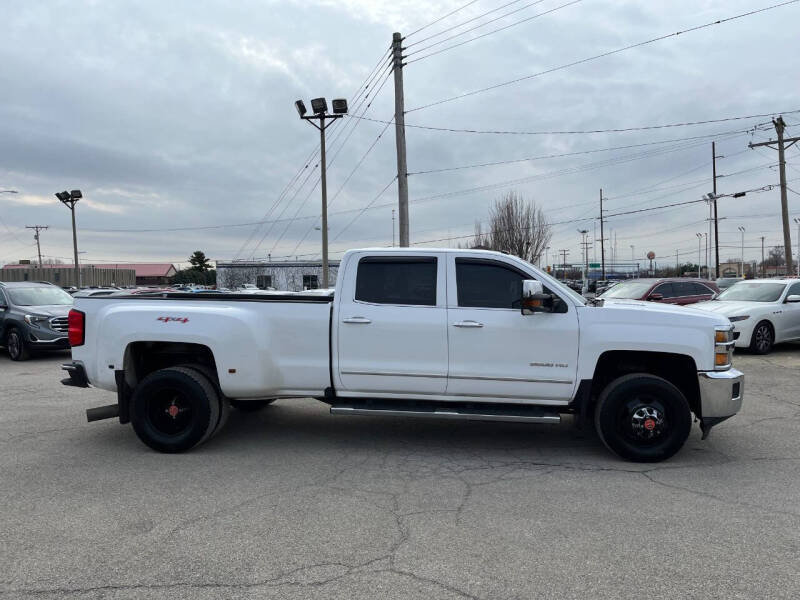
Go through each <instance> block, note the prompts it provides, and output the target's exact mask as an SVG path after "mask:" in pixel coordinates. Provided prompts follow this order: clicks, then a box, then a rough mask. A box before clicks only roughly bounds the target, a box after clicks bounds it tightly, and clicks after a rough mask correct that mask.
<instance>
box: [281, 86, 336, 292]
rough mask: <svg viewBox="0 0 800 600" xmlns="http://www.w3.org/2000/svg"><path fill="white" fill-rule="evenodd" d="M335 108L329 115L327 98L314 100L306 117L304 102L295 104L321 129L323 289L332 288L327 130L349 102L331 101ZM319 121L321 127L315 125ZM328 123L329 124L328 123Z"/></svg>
mask: <svg viewBox="0 0 800 600" xmlns="http://www.w3.org/2000/svg"><path fill="white" fill-rule="evenodd" d="M331 105H332V106H333V113H332V114H328V102H327V101H326V100H325V98H314V99H313V100H312V101H311V110H312V111H313V113H314V114H313V115H306V112H307V111H306V105H305V103H304V102H303V101H302V100H298V101H296V102H295V103H294V107H295V108H296V109H297V114H299V115H300V118H301V119H303V120H305V121H308V122H309V123H311V124H312V125H313V126H314V127H316V128H317V129H319V144H320V160H319V168H320V185H321V186H322V287H323V288H328V287H330V278H329V277H328V182H327V177H326V175H327V173H326V171H327V168H326V167H327V165H326V161H325V129H326V128H327V127H328V126H329V125H330V122H332V121H334V120H336V119H341V118H342V117H343V116H344V115H345V114H347V100H343V99H337V100H333V101H331ZM314 121H319V125H317V124H316V123H314ZM326 121H327V122H326Z"/></svg>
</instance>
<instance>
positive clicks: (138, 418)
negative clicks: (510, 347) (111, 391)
mask: <svg viewBox="0 0 800 600" xmlns="http://www.w3.org/2000/svg"><path fill="white" fill-rule="evenodd" d="M227 412H228V407H227V400H225V399H224V398H223V397H222V396H221V394H220V393H219V392H218V391H217V388H216V386H215V385H214V384H213V383H212V381H211V379H210V378H209V377H208V376H207V375H206V374H204V373H202V372H201V371H200V370H198V369H195V368H192V367H169V368H167V369H161V370H159V371H155V372H153V373H151V374H150V375H148V376H147V377H145V378H144V380H142V382H141V383H140V384H139V385H138V386H137V387H136V391H135V392H134V394H133V397H132V398H131V407H130V418H131V424H132V425H133V429H134V431H135V432H136V435H137V436H138V437H139V439H140V440H142V442H144V443H145V444H147V445H148V446H150V447H151V448H153V449H154V450H158V451H159V452H166V453H177V452H184V451H186V450H189V449H190V448H192V447H194V446H197V445H198V444H202V443H203V442H205V441H206V440H207V439H209V438H210V437H211V436H212V435H214V433H216V432H217V431H218V430H219V429H220V428H221V427H222V426H223V425H224V423H225V420H226V417H227Z"/></svg>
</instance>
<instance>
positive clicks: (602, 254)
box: [600, 188, 606, 280]
mask: <svg viewBox="0 0 800 600" xmlns="http://www.w3.org/2000/svg"><path fill="white" fill-rule="evenodd" d="M605 278H606V242H605V240H604V239H603V188H600V279H603V280H605Z"/></svg>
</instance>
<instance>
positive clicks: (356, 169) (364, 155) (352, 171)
mask: <svg viewBox="0 0 800 600" xmlns="http://www.w3.org/2000/svg"><path fill="white" fill-rule="evenodd" d="M390 75H391V73H390ZM388 79H389V75H387V76H386V78H385V79H384V80H383V83H382V84H381V85H380V87H379V88H378V90H377V92H376V93H375V94H376V95H377V94H378V93H379V92H380V91H381V89H383V85H384V84H385V83H386V81H388ZM373 99H374V96H373ZM370 106H371V102H370V104H368V105H367V106H366V107H365V108H364V113H366V111H367V110H369V108H370ZM362 114H363V113H362ZM393 120H394V119H392V121H393ZM392 121H389V122H388V123H387V124H386V125H385V126H384V127H383V129H381V131H380V133H378V135H377V137H376V138H375V139H374V140H373V141H372V144H370V146H369V147H368V148H367V151H366V152H365V153H364V154H363V155H362V156H361V159H360V160H359V161H358V162H357V163H356V165H355V166H354V167H353V169H352V170H351V171H350V173H349V174H348V175H347V177H346V178H345V180H344V182H343V183H342V185H341V186H339V189H338V190H337V191H336V193H335V194H334V195H333V198H331V200H330V202H328V206H330V205H331V204H333V203H334V201H335V200H336V198H338V197H339V194H340V193H341V192H342V190H343V189H344V188H345V186H346V185H347V183H348V182H349V181H350V179H351V178H352V177H353V175H354V174H355V172H356V171H358V169H359V168H360V167H361V165H362V164H363V162H364V160H365V159H366V158H367V156H368V155H369V154H370V152H372V150H373V149H374V148H375V146H376V145H377V144H378V142H379V141H380V139H381V137H382V136H383V134H384V133H385V132H386V130H387V129H388V128H389V125H391V123H392ZM358 123H360V121H356V126H357V125H358ZM353 130H355V128H353ZM353 130H351V133H352V131H353ZM346 141H347V140H345V142H346ZM340 149H341V147H340ZM334 158H336V156H334ZM332 162H333V159H331V163H332ZM309 197H310V195H309ZM307 201H308V197H307V198H306V199H305V200H304V201H303V205H301V207H300V208H298V210H297V213H296V214H299V213H300V210H301V209H302V206H304V205H305V203H306V202H307ZM315 224H316V222H315V223H313V224H312V225H311V227H310V228H309V229H308V230H307V231H306V233H305V234H304V235H303V237H302V238H301V239H300V241H299V242H297V245H296V246H295V250H297V248H298V247H299V246H300V244H302V243H303V242H304V241H305V239H306V238H307V237H308V235H309V234H310V233H311V232H312V231H313V229H314V227H315ZM290 225H291V223H290ZM288 228H289V225H287V226H286V229H284V233H286V230H288ZM281 238H283V235H281ZM278 241H280V239H279V240H278ZM276 246H277V242H276V243H275V246H273V249H274V248H275V247H276Z"/></svg>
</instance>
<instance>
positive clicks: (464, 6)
mask: <svg viewBox="0 0 800 600" xmlns="http://www.w3.org/2000/svg"><path fill="white" fill-rule="evenodd" d="M477 1H478V0H470V1H469V2H467V3H466V4H464V5H462V6H459V7H458V8H456V9H455V10H451V11H450V12H449V13H447V14H446V15H442V16H441V17H439V18H438V19H434V20H433V21H431V22H430V23H428V24H427V25H423V26H422V27H420V28H419V29H415V30H414V31H412V32H411V33H409V34H408V35H407V36H406V38H409V37H411V36H412V35H416V34H418V33H419V32H420V31H424V30H425V29H427V28H428V27H430V26H431V25H436V23H439V22H440V21H444V20H445V19H446V18H447V17H452V16H453V15H454V14H456V13H457V12H459V11H461V10H464V9H465V8H467V7H468V6H471V5H473V4H475V3H476V2H477Z"/></svg>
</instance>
